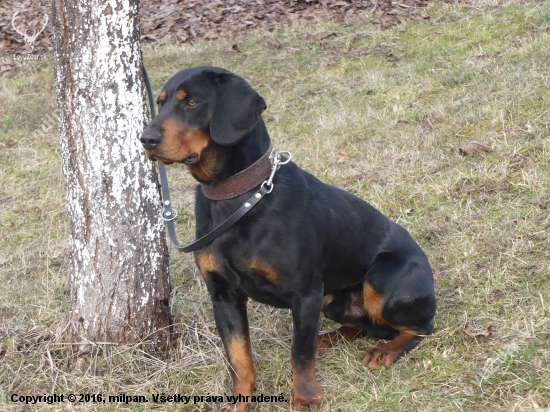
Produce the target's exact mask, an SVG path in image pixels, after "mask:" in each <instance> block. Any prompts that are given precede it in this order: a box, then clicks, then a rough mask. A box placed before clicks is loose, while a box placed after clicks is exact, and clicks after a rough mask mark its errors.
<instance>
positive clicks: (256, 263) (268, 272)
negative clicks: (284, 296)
mask: <svg viewBox="0 0 550 412" xmlns="http://www.w3.org/2000/svg"><path fill="white" fill-rule="evenodd" d="M250 269H252V270H254V271H255V272H258V273H259V274H260V275H262V276H263V277H265V278H266V279H267V280H268V281H270V282H271V283H273V284H274V285H278V284H279V279H278V276H277V272H276V271H275V269H273V267H272V266H271V265H270V264H269V263H267V262H266V261H265V260H263V259H260V258H254V259H252V262H251V264H250Z"/></svg>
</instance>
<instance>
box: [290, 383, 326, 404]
mask: <svg viewBox="0 0 550 412" xmlns="http://www.w3.org/2000/svg"><path fill="white" fill-rule="evenodd" d="M323 400H324V396H323V391H322V390H321V387H320V386H319V383H317V382H315V383H310V384H308V385H299V387H296V386H295V387H294V389H293V390H292V401H293V404H294V408H295V409H297V410H302V408H304V407H306V408H308V407H311V406H319V405H321V404H322V403H323Z"/></svg>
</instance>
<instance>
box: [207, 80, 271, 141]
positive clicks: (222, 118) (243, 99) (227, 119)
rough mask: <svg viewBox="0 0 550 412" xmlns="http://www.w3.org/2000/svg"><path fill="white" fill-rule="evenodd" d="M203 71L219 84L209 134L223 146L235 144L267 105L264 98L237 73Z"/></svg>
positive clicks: (256, 120)
mask: <svg viewBox="0 0 550 412" xmlns="http://www.w3.org/2000/svg"><path fill="white" fill-rule="evenodd" d="M205 74H207V75H208V76H212V77H213V78H214V81H215V82H216V85H217V87H218V93H217V98H216V104H215V106H214V110H213V112H212V118H211V120H210V136H211V137H212V140H214V141H215V142H216V143H218V144H220V145H222V146H231V145H234V144H236V143H238V142H239V141H240V140H241V139H242V138H244V137H245V136H246V135H247V134H248V133H250V132H251V131H252V129H253V128H254V126H256V123H258V119H259V118H260V115H261V114H262V112H263V111H264V110H265V109H266V108H267V105H266V103H265V100H264V99H263V98H262V97H261V96H260V95H259V94H258V92H256V90H254V89H253V88H252V87H251V86H250V85H249V84H248V83H247V82H246V81H245V80H244V79H243V78H241V77H239V76H236V75H234V74H232V73H219V72H218V73H217V72H214V71H210V72H209V73H205Z"/></svg>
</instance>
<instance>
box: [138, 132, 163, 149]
mask: <svg viewBox="0 0 550 412" xmlns="http://www.w3.org/2000/svg"><path fill="white" fill-rule="evenodd" d="M139 140H140V142H141V144H142V145H143V147H144V148H146V149H147V150H153V149H154V148H155V147H157V146H158V145H159V144H160V141H161V140H162V134H161V133H159V132H157V131H155V130H146V131H144V132H143V133H142V134H141V137H140V138H139Z"/></svg>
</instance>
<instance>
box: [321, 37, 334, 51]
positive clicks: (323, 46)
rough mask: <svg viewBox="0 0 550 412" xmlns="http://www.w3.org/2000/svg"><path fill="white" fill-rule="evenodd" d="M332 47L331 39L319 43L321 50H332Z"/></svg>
mask: <svg viewBox="0 0 550 412" xmlns="http://www.w3.org/2000/svg"><path fill="white" fill-rule="evenodd" d="M333 46H334V44H333V43H332V39H328V40H323V41H322V42H321V49H323V50H330V49H332V48H333Z"/></svg>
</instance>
